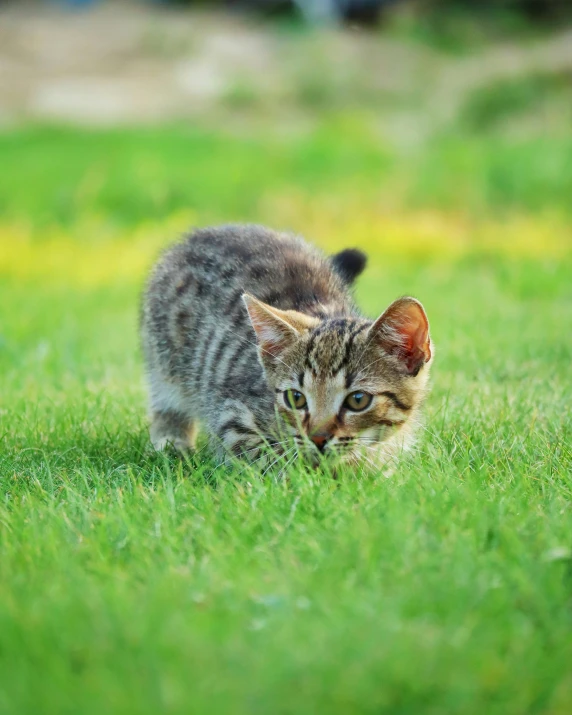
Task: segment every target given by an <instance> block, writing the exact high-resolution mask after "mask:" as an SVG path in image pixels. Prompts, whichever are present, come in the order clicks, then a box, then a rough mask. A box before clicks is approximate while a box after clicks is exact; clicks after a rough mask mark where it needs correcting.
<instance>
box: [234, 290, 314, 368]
mask: <svg viewBox="0 0 572 715" xmlns="http://www.w3.org/2000/svg"><path fill="white" fill-rule="evenodd" d="M242 299H243V301H244V304H245V305H246V310H247V311H248V317H249V318H250V322H251V323H252V327H253V328H254V332H255V333H256V339H257V341H258V345H259V346H260V349H261V351H262V353H263V354H266V355H272V356H273V357H276V356H277V355H278V354H279V353H281V352H282V351H283V350H284V349H286V348H287V347H288V346H289V345H291V344H292V343H293V342H294V341H295V340H296V339H297V338H298V337H299V336H300V333H302V332H303V331H304V330H309V329H310V328H313V327H315V325H317V324H318V320H317V319H316V318H312V317H310V316H309V315H305V314H304V313H299V312H298V311H296V310H280V309H279V308H274V307H272V306H271V305H268V304H267V303H263V302H262V301H260V300H258V298H255V297H254V296H252V295H249V294H248V293H244V294H243V296H242Z"/></svg>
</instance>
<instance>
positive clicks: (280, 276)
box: [142, 226, 431, 468]
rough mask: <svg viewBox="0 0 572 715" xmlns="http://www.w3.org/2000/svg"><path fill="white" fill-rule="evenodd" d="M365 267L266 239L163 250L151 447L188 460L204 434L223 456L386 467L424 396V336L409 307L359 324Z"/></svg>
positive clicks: (151, 317)
mask: <svg viewBox="0 0 572 715" xmlns="http://www.w3.org/2000/svg"><path fill="white" fill-rule="evenodd" d="M364 265H365V256H364V255H363V254H362V253H361V252H359V251H355V250H347V251H342V253H339V254H337V255H336V256H334V257H333V258H329V259H328V258H326V257H325V256H324V255H323V254H322V253H320V252H319V251H318V250H316V249H315V248H313V247H311V246H309V245H308V244H307V243H305V242H304V241H303V240H302V239H301V238H297V237H294V236H291V235H288V234H281V233H275V232H273V231H271V230H269V229H266V228H263V227H261V226H222V227H218V228H207V229H202V230H198V231H196V232H195V233H193V234H192V235H191V236H189V237H187V238H185V239H184V240H183V241H182V242H181V243H178V244H176V245H175V246H173V247H172V248H170V249H169V250H167V252H166V253H165V254H164V255H163V256H162V258H161V260H160V261H159V263H158V264H157V266H156V267H155V269H154V271H153V272H152V275H151V277H150V280H149V283H148V286H147V290H146V293H145V295H144V300H143V310H142V339H143V348H144V354H145V361H146V367H147V375H148V380H149V387H150V402H151V440H152V442H153V445H154V446H155V447H156V448H157V449H163V448H164V447H165V446H166V445H168V444H171V445H173V446H174V447H175V448H177V449H179V450H185V449H188V448H192V447H193V446H194V444H195V440H196V437H197V427H198V424H199V423H201V424H202V425H204V427H205V429H206V431H207V433H208V434H209V436H210V438H211V442H212V443H213V446H214V447H215V448H216V449H217V450H218V451H219V454H221V455H222V454H224V453H228V452H230V453H233V454H235V455H237V456H244V457H246V458H247V459H250V460H253V461H254V460H256V459H258V458H259V457H260V456H261V454H262V453H263V452H265V453H267V452H268V450H267V449H266V448H267V447H268V446H270V448H271V449H273V450H274V451H275V452H277V453H278V454H285V453H287V454H288V455H291V454H293V455H296V456H297V455H305V456H306V457H307V458H308V459H309V460H310V461H311V462H316V461H317V460H318V459H319V458H320V455H321V454H326V455H332V456H335V455H337V456H339V457H340V458H341V459H344V460H346V461H350V462H352V463H354V464H356V465H357V464H361V465H363V466H366V465H370V466H372V467H376V468H377V467H381V466H382V465H384V464H386V463H387V462H388V461H389V460H391V459H392V458H393V457H394V456H395V455H396V453H397V452H398V451H399V450H400V449H402V448H403V447H404V446H407V444H408V442H409V441H410V437H411V434H412V428H413V426H414V423H415V417H416V415H417V412H418V408H419V406H420V403H421V401H422V398H423V396H424V394H425V391H426V386H427V380H428V373H429V365H430V362H431V342H430V339H429V323H428V321H427V317H426V315H425V312H424V310H423V307H422V306H421V304H420V303H419V302H418V301H416V300H415V299H414V298H400V299H399V300H397V301H395V302H394V303H392V304H391V305H390V306H389V308H388V309H387V310H386V311H385V312H384V313H383V314H382V315H381V317H379V318H378V319H377V320H376V321H371V320H368V319H366V318H364V317H362V316H361V315H360V314H359V313H358V311H357V309H356V307H355V306H354V303H353V300H352V298H351V295H350V288H351V284H352V283H353V281H354V279H355V278H356V277H357V275H359V273H361V271H362V270H363V267H364Z"/></svg>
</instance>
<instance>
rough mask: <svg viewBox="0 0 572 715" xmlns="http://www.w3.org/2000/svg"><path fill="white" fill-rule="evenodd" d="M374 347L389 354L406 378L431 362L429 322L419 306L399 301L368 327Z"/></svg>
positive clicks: (416, 303) (410, 301)
mask: <svg viewBox="0 0 572 715" xmlns="http://www.w3.org/2000/svg"><path fill="white" fill-rule="evenodd" d="M370 333H371V334H372V335H374V336H375V340H376V341H377V343H378V345H379V346H380V347H381V348H382V349H383V350H384V351H385V352H386V353H388V354H389V355H393V356H394V357H396V358H397V359H398V360H399V363H400V364H401V365H402V366H403V367H404V368H405V370H406V372H407V373H408V374H409V375H413V376H415V375H417V373H418V372H419V370H421V368H422V367H423V365H425V364H426V363H428V362H429V360H431V339H430V338H429V321H428V320H427V315H426V314H425V310H424V309H423V306H422V305H421V303H420V302H419V301H418V300H415V298H399V300H396V301H395V302H394V303H392V304H391V305H390V306H389V308H388V309H387V310H386V311H385V313H383V315H382V316H380V317H379V318H378V319H377V320H376V321H375V323H374V324H373V325H372V327H371V328H370Z"/></svg>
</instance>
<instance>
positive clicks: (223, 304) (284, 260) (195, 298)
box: [148, 225, 351, 321]
mask: <svg viewBox="0 0 572 715" xmlns="http://www.w3.org/2000/svg"><path fill="white" fill-rule="evenodd" d="M244 292H248V293H252V294H253V295H255V296H256V297H257V298H259V299H260V300H262V301H264V302H266V303H268V304H270V305H273V306H275V307H277V308H282V309H295V310H300V311H302V312H310V313H315V312H316V311H320V310H322V309H323V308H325V307H326V306H327V310H328V311H329V312H338V313H340V314H343V313H345V312H347V311H349V310H351V300H350V298H349V294H348V291H347V289H346V286H345V285H344V283H343V281H342V280H341V279H340V277H339V276H338V275H337V274H336V273H335V272H334V271H333V270H332V266H331V264H330V263H329V261H328V259H327V258H326V257H325V256H324V255H323V254H322V253H321V252H320V251H318V250H317V249H315V248H314V247H312V246H310V245H309V244H307V243H306V242H305V241H304V240H303V239H301V238H299V237H297V236H293V235H290V234H286V233H278V232H275V231H271V230H270V229H267V228H265V227H263V226H257V225H228V226H220V227H215V228H205V229H199V230H197V231H195V232H194V233H193V234H191V235H190V236H188V237H187V238H185V239H184V240H183V241H181V242H180V243H178V244H176V245H175V246H173V247H172V248H170V249H169V250H168V251H166V252H165V254H164V255H163V257H162V258H161V260H160V261H159V263H158V265H157V267H156V269H155V271H154V272H153V274H152V277H151V280H150V282H149V286H148V295H149V297H151V298H152V299H153V298H154V299H156V300H157V301H158V302H159V303H161V304H163V305H167V304H170V305H171V306H174V305H175V304H180V305H182V304H183V303H184V304H187V303H193V304H195V306H197V307H198V306H199V305H200V306H201V307H202V309H204V310H206V311H216V312H217V314H218V317H219V319H220V320H222V321H227V320H231V321H232V320H235V319H236V317H237V315H238V314H239V313H240V314H242V313H244V310H243V305H242V301H241V296H242V294H243V293H244ZM320 306H321V307H320ZM244 317H246V315H244Z"/></svg>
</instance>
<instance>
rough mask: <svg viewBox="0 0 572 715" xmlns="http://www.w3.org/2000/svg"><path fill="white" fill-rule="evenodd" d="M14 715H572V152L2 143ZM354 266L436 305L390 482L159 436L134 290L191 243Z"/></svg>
mask: <svg viewBox="0 0 572 715" xmlns="http://www.w3.org/2000/svg"><path fill="white" fill-rule="evenodd" d="M0 157H1V161H2V172H1V173H0V212H1V214H0V305H1V306H2V309H1V315H0V440H1V451H0V495H1V502H0V712H3V713H10V714H12V713H14V714H16V713H17V714H19V713H33V714H34V715H36V714H37V713H70V715H71V714H73V715H78V713H82V714H83V713H93V714H94V715H95V714H97V715H101V713H122V714H123V713H138V714H139V713H149V715H155V714H156V713H158V712H165V713H189V712H197V713H207V712H208V713H232V714H233V715H240V714H242V713H244V714H248V715H253V714H260V715H267V714H268V713H297V714H298V713H330V714H332V713H340V714H344V715H346V714H347V713H372V714H373V713H376V714H378V713H391V715H399V714H404V715H405V714H407V715H409V714H413V713H432V714H435V715H437V714H438V713H447V714H449V713H459V714H461V713H462V714H463V715H469V714H473V713H474V714H475V715H477V714H478V715H482V714H483V713H487V715H495V714H498V715H501V714H502V715H512V714H515V715H516V714H520V713H540V712H542V713H551V714H552V715H565V714H567V713H569V712H571V711H572V667H571V664H572V610H571V606H572V603H571V599H572V511H571V506H572V474H571V472H572V469H571V468H572V456H571V443H572V432H571V428H572V416H571V408H570V396H571V395H570V364H571V359H572V340H571V334H570V326H571V325H572V281H571V280H570V276H571V275H572V250H571V241H570V235H571V229H572V204H571V202H570V196H571V195H572V168H571V167H572V161H570V158H571V157H572V140H571V139H570V137H569V136H560V137H558V136H556V137H550V138H540V137H538V138H529V139H526V140H524V139H518V138H513V139H510V138H506V137H504V138H503V137H502V136H497V135H495V136H489V137H484V138H483V137H480V136H478V135H463V134H459V135H458V136H457V135H451V136H447V137H442V138H439V139H438V140H436V141H435V142H433V143H432V144H431V146H429V147H424V148H423V149H420V150H419V153H418V154H416V155H413V154H410V155H399V154H397V153H395V152H393V151H392V150H391V149H390V148H389V147H386V146H384V145H383V143H382V142H380V141H379V139H378V138H377V137H376V136H375V135H374V134H373V133H371V132H369V131H368V129H367V127H366V126H363V125H362V124H360V122H359V121H358V120H357V119H355V118H354V119H352V118H346V119H337V120H335V121H332V122H325V123H324V124H322V125H320V126H319V127H317V128H315V129H313V130H312V131H309V132H307V133H299V134H295V133H294V134H292V135H291V136H287V137H284V136H282V137H280V138H278V137H276V136H274V135H272V133H267V134H265V133H264V132H261V133H260V134H259V135H258V136H256V137H247V136H240V135H238V134H234V135H233V134H231V133H229V134H224V133H222V132H220V131H214V130H212V131H211V130H208V129H199V128H194V129H191V128H185V127H181V126H173V127H164V128H157V129H137V130H109V131H101V132H98V133H89V132H85V131H80V130H72V129H69V128H46V127H44V128H42V127H36V128H34V127H30V128H23V129H13V130H5V131H4V133H2V134H0ZM230 220H233V221H234V220H251V221H260V222H265V223H268V224H270V225H273V226H276V227H291V228H293V229H295V230H298V231H300V232H303V233H304V234H305V235H306V236H308V238H311V239H313V240H315V241H316V242H317V243H319V244H320V245H321V246H323V247H324V248H325V249H326V250H331V251H334V250H336V249H338V248H340V247H341V246H344V245H355V246H359V247H361V248H364V249H365V250H366V251H368V253H369V254H370V265H369V267H368V269H367V271H366V273H365V274H364V276H363V277H362V278H361V279H360V283H359V288H358V301H359V303H360V305H361V306H362V307H363V309H364V311H366V313H368V314H369V315H371V316H375V315H376V314H377V313H379V311H380V310H381V309H382V308H384V307H385V306H386V305H387V304H388V303H389V302H390V301H391V300H392V299H394V298H395V297H397V296H399V295H403V294H409V293H410V294H413V295H415V296H417V297H418V298H420V299H421V300H422V301H423V303H424V304H425V306H426V308H427V311H428V315H429V318H430V321H431V327H432V335H433V339H434V342H435V345H436V358H435V364H434V371H433V390H432V393H431V395H430V397H429V399H428V401H427V405H426V408H425V428H424V429H423V430H422V431H421V432H420V436H419V441H418V444H417V448H416V449H415V451H414V452H413V453H411V454H410V455H408V456H405V457H404V458H403V460H402V462H401V463H400V465H399V468H398V469H397V472H396V474H395V475H394V476H393V477H392V478H390V479H384V478H382V477H379V478H378V479H375V478H369V479H363V478H359V476H358V475H355V474H352V473H350V472H348V473H347V474H346V475H344V477H343V478H342V479H340V480H338V481H333V480H332V479H330V478H329V477H328V476H327V475H326V474H323V473H320V472H319V471H306V470H304V468H303V467H302V466H300V467H297V468H295V469H293V470H292V471H291V473H290V476H289V479H288V480H285V481H276V480H275V479H273V478H269V475H267V476H266V477H265V478H264V479H261V478H260V477H259V476H257V475H256V474H254V473H252V472H251V471H250V470H248V469H247V468H235V467H232V466H228V467H224V468H219V469H215V466H214V464H213V462H212V460H211V459H210V458H209V455H208V453H207V452H206V451H204V450H203V451H202V452H200V453H199V454H198V455H195V456H192V457H189V458H187V459H184V460H181V459H177V458H175V457H166V456H162V455H156V454H154V453H153V452H152V451H151V449H150V447H149V444H148V438H147V427H146V418H145V402H144V387H143V381H142V366H141V358H140V353H139V347H138V338H137V313H138V295H139V291H140V289H141V285H142V281H143V280H144V275H145V271H146V270H147V269H148V267H149V266H150V265H151V263H152V261H153V259H154V257H155V255H156V254H157V252H158V250H159V249H160V248H161V247H162V246H164V245H166V244H167V243H169V242H170V241H172V240H174V239H175V238H176V237H177V236H178V235H179V234H180V233H181V232H183V231H184V230H185V229H186V228H187V227H188V226H190V225H192V224H197V225H202V224H206V223H209V222H216V221H230Z"/></svg>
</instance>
